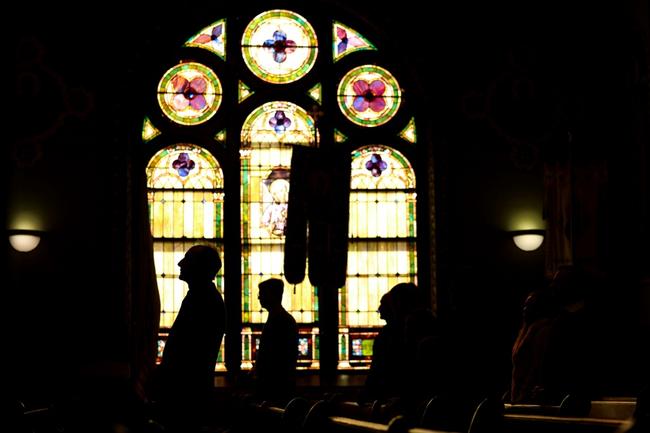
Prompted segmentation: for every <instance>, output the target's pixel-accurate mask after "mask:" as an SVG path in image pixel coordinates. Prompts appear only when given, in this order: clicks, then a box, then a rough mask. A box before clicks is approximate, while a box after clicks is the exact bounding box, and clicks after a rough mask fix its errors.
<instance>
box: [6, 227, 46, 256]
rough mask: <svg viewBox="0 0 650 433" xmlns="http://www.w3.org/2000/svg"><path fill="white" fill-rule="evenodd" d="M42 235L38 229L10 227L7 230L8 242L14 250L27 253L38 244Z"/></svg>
mask: <svg viewBox="0 0 650 433" xmlns="http://www.w3.org/2000/svg"><path fill="white" fill-rule="evenodd" d="M42 235H43V232H42V231H40V230H22V229H12V230H9V243H10V244H11V246H12V247H13V248H14V249H15V250H16V251H20V252H21V253H27V252H29V251H32V250H33V249H34V248H36V247H37V246H38V244H39V243H40V242H41V236H42Z"/></svg>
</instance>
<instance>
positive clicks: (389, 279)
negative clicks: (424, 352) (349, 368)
mask: <svg viewBox="0 0 650 433" xmlns="http://www.w3.org/2000/svg"><path fill="white" fill-rule="evenodd" d="M350 188H351V189H350V222H349V236H350V243H349V246H348V276H347V281H346V285H345V287H343V288H341V290H340V294H339V326H340V327H341V330H340V333H341V339H342V340H343V343H342V344H341V345H340V346H341V347H340V348H339V350H340V352H339V359H340V360H341V364H343V365H346V364H347V362H351V363H352V364H354V363H355V362H359V363H363V362H364V361H365V362H366V363H367V361H368V358H367V356H366V355H367V354H368V347H367V345H368V344H370V343H367V341H369V340H372V338H373V336H374V333H373V332H368V331H372V330H373V328H374V331H376V330H377V328H378V327H380V326H382V325H383V324H384V322H383V321H382V320H381V319H380V318H379V313H378V312H377V308H378V307H379V300H380V298H381V296H382V295H383V294H384V293H386V292H387V291H388V290H389V289H390V288H391V287H393V286H394V285H395V284H397V283H401V282H406V281H413V282H417V260H416V259H417V257H416V192H415V174H414V172H413V169H412V168H411V165H410V164H409V162H408V161H407V160H406V158H404V156H403V155H402V154H401V153H399V152H398V151H396V150H394V149H391V148H389V147H387V146H366V147H362V148H360V149H358V150H355V151H354V152H353V153H352V172H351V184H350ZM364 342H366V343H364ZM364 344H365V345H366V346H364ZM348 347H350V348H351V351H350V352H348V353H345V352H343V348H348ZM364 347H365V350H364V349H363V348H364ZM355 353H356V354H357V355H358V356H356V357H355V356H353V355H354V354H355ZM364 353H365V355H363V354H364ZM347 356H350V357H349V358H348V357H347Z"/></svg>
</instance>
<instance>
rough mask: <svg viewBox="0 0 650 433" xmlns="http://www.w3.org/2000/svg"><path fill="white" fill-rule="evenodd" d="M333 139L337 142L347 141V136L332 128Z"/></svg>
mask: <svg viewBox="0 0 650 433" xmlns="http://www.w3.org/2000/svg"><path fill="white" fill-rule="evenodd" d="M334 141H336V142H337V143H344V142H346V141H348V136H347V135H345V134H344V133H342V132H341V131H339V130H338V129H336V128H334Z"/></svg>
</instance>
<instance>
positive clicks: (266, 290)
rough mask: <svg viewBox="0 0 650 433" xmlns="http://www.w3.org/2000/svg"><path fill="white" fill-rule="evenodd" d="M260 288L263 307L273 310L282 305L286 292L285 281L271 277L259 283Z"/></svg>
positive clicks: (259, 297)
mask: <svg viewBox="0 0 650 433" xmlns="http://www.w3.org/2000/svg"><path fill="white" fill-rule="evenodd" d="M259 289H260V293H259V296H258V299H259V300H260V305H262V308H265V309H266V310H268V311H271V310H273V309H275V308H277V307H279V306H281V305H282V293H283V292H284V283H283V282H282V280H280V279H278V278H269V279H268V280H265V281H262V282H261V283H260V284H259Z"/></svg>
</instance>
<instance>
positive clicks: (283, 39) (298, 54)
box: [241, 10, 318, 84]
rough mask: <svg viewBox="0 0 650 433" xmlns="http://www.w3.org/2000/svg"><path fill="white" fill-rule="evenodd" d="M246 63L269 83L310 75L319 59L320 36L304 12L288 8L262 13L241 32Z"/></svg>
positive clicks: (285, 81) (294, 79) (283, 81)
mask: <svg viewBox="0 0 650 433" xmlns="http://www.w3.org/2000/svg"><path fill="white" fill-rule="evenodd" d="M241 46H242V55H243V56H244V62H245V63H246V66H248V68H249V69H250V70H251V71H252V72H253V73H254V74H255V75H257V76H258V77H259V78H261V79H262V80H264V81H267V82H269V83H274V84H283V83H291V82H293V81H296V80H299V79H300V78H302V77H304V76H305V75H307V73H308V72H309V71H310V70H311V68H312V67H313V66H314V63H315V62H316V56H317V54H318V40H317V38H316V32H315V31H314V28H313V27H312V26H311V24H309V22H307V20H306V19H304V18H303V17H302V16H300V15H298V14H296V13H295V12H291V11H287V10H271V11H267V12H264V13H261V14H259V15H258V16H256V17H255V18H253V20H252V21H251V22H250V23H249V24H248V26H246V29H245V30H244V35H243V36H242V42H241Z"/></svg>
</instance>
